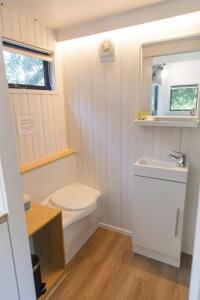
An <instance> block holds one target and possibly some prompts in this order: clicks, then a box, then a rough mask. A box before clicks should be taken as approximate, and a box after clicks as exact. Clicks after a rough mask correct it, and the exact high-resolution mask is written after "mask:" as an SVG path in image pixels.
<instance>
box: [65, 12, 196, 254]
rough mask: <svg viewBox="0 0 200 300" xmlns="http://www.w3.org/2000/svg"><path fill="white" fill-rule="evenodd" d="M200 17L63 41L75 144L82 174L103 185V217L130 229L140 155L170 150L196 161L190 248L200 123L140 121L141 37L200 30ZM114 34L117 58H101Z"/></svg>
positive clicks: (191, 207)
mask: <svg viewBox="0 0 200 300" xmlns="http://www.w3.org/2000/svg"><path fill="white" fill-rule="evenodd" d="M199 29H200V21H199V18H197V16H196V17H194V18H193V21H192V22H187V20H184V19H172V20H171V21H168V20H163V21H160V22H155V23H153V24H147V25H141V26H137V27H133V28H129V29H124V30H121V31H113V32H110V33H107V34H106V33H105V34H100V35H96V36H91V37H85V38H81V39H77V40H72V41H68V42H64V43H61V44H60V47H59V48H60V51H61V53H62V60H63V63H62V65H63V74H64V75H63V76H64V86H65V95H66V107H67V118H66V119H67V136H68V137H69V145H70V147H73V148H75V149H77V150H78V158H77V159H78V179H79V181H80V182H81V183H84V184H88V185H90V186H93V187H96V188H97V189H99V190H100V191H102V193H103V199H102V204H103V205H102V210H103V220H102V221H103V222H104V223H106V224H109V225H112V226H116V227H119V228H121V229H125V230H128V231H131V229H132V226H131V218H132V215H133V217H134V212H133V213H132V208H131V203H132V200H133V199H134V186H133V185H134V166H133V163H134V161H135V160H136V159H137V158H139V157H141V156H144V155H145V156H150V157H155V158H162V159H168V153H169V152H170V151H172V150H180V151H183V152H185V153H186V155H187V159H188V161H189V163H190V167H191V168H190V176H189V182H188V191H187V201H186V217H185V229H184V244H183V249H184V251H186V252H189V253H191V252H192V247H193V237H194V229H195V218H196V206H197V199H198V185H199V180H200V129H199V128H198V129H178V128H136V127H135V126H134V123H133V120H134V118H135V114H136V112H137V110H138V107H140V103H139V94H140V92H139V91H140V88H139V84H140V45H141V44H142V43H143V41H148V40H149V41H151V40H153V39H155V37H156V38H158V39H160V38H166V37H168V38H171V37H172V36H175V35H177V36H183V35H186V34H188V35H189V34H192V33H198V32H199V31H200V30H199ZM105 38H111V39H112V40H113V41H114V42H115V45H116V59H115V61H114V62H110V63H106V64H103V63H101V62H100V60H99V57H98V46H99V42H100V41H102V40H103V39H105Z"/></svg>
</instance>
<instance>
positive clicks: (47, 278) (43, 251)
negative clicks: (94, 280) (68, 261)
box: [26, 203, 66, 299]
mask: <svg viewBox="0 0 200 300" xmlns="http://www.w3.org/2000/svg"><path fill="white" fill-rule="evenodd" d="M26 220H27V227H28V235H29V237H30V238H31V242H32V246H33V249H34V253H35V254H36V255H38V256H39V259H40V268H41V274H42V281H43V282H45V283H46V289H47V292H46V293H45V294H44V295H43V296H41V297H40V299H45V298H46V296H47V295H48V293H49V292H50V291H51V290H52V288H53V287H54V286H55V285H56V283H57V282H58V281H59V280H60V278H61V277H62V276H63V275H64V274H65V272H66V268H65V251H64V242H63V227H62V213H61V210H60V209H57V208H51V207H48V206H45V205H41V204H36V203H32V207H31V209H30V210H29V211H28V212H27V213H26Z"/></svg>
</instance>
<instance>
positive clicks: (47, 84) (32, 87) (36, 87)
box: [3, 42, 52, 91]
mask: <svg viewBox="0 0 200 300" xmlns="http://www.w3.org/2000/svg"><path fill="white" fill-rule="evenodd" d="M3 46H6V47H9V48H13V49H16V50H24V51H26V52H27V56H28V53H29V52H30V53H36V54H42V55H44V56H45V55H46V56H47V58H48V54H46V53H44V52H42V51H39V50H34V49H31V48H28V47H27V48H26V47H24V46H21V45H15V44H12V43H8V42H3ZM16 54H17V51H16ZM42 62H43V74H44V85H30V84H15V83H9V82H8V87H9V88H11V89H27V90H46V91H52V87H51V82H50V81H51V78H50V72H49V69H50V62H49V61H47V60H42ZM5 68H6V66H5Z"/></svg>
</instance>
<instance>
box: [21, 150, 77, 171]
mask: <svg viewBox="0 0 200 300" xmlns="http://www.w3.org/2000/svg"><path fill="white" fill-rule="evenodd" d="M75 153H76V151H75V150H74V149H65V150H64V151H62V152H57V153H55V154H53V155H51V156H48V157H46V158H43V159H40V160H37V161H33V162H31V163H28V164H24V165H20V173H21V174H24V173H26V172H30V171H32V170H34V169H37V168H40V167H42V166H44V165H47V164H50V163H52V162H54V161H56V160H58V159H62V158H64V157H66V156H70V155H73V154H75Z"/></svg>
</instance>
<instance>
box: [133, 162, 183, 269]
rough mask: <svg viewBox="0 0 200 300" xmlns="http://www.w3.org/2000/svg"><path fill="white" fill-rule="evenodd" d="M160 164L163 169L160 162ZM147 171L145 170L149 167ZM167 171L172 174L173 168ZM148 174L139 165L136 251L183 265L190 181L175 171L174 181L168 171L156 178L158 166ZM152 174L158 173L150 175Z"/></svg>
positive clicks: (135, 209)
mask: <svg viewBox="0 0 200 300" xmlns="http://www.w3.org/2000/svg"><path fill="white" fill-rule="evenodd" d="M147 168H148V167H147ZM156 168H158V169H159V167H158V166H157V167H156ZM143 171H144V172H145V168H144V169H143ZM143 171H142V172H143ZM158 171H159V170H156V172H158ZM176 171H178V170H176ZM167 172H168V175H169V169H168V170H167ZM146 174H147V175H146V176H145V173H144V174H143V173H142V174H141V172H140V169H139V168H138V167H136V171H135V194H134V200H133V251H134V252H135V253H138V254H142V255H145V256H147V257H150V258H153V259H156V260H159V261H162V262H165V263H168V264H171V265H174V266H177V267H179V266H180V258H181V245H182V229H183V217H184V204H185V193H186V182H178V181H174V179H176V178H174V177H176V176H173V174H172V176H171V178H172V180H173V181H172V180H170V177H169V176H168V175H167V177H169V178H168V179H166V180H165V179H164V176H163V174H164V173H162V174H161V176H160V177H162V179H159V178H156V176H155V175H156V174H154V170H151V169H150V170H149V169H148V170H147V172H146ZM150 175H153V176H154V177H148V176H150ZM182 175H183V174H181V176H182ZM183 177H184V176H182V177H181V181H185V179H184V180H182V179H183ZM179 179H180V178H179Z"/></svg>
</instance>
